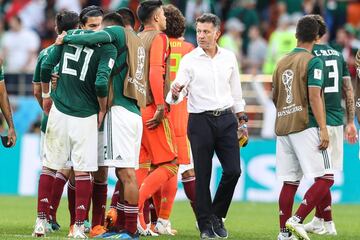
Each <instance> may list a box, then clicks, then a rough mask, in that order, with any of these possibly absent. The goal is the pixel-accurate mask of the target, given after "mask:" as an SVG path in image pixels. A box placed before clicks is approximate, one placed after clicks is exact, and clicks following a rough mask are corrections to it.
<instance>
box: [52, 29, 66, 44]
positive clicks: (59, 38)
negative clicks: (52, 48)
mask: <svg viewBox="0 0 360 240" xmlns="http://www.w3.org/2000/svg"><path fill="white" fill-rule="evenodd" d="M65 36H66V32H65V31H63V32H62V33H61V34H60V35H58V36H57V38H56V40H55V45H63V44H64V37H65Z"/></svg>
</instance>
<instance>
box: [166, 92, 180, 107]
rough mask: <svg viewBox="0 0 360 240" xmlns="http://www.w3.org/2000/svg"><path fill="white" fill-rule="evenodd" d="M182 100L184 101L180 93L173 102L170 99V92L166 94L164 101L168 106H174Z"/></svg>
mask: <svg viewBox="0 0 360 240" xmlns="http://www.w3.org/2000/svg"><path fill="white" fill-rule="evenodd" d="M183 99H184V94H183V93H182V92H180V94H179V97H178V98H177V99H176V100H175V99H173V97H172V93H171V91H169V92H168V94H167V95H166V99H165V101H166V102H167V103H168V104H170V105H174V104H178V103H180V102H181V101H182V100H183Z"/></svg>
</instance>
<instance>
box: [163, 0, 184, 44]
mask: <svg viewBox="0 0 360 240" xmlns="http://www.w3.org/2000/svg"><path fill="white" fill-rule="evenodd" d="M163 9H164V14H165V17H166V30H165V34H166V35H167V36H168V37H172V38H179V37H182V35H183V34H184V32H185V27H186V23H185V17H184V15H182V13H181V11H180V10H179V9H178V8H177V7H175V6H174V5H172V4H168V5H165V6H164V7H163Z"/></svg>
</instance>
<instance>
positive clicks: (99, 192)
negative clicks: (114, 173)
mask: <svg viewBox="0 0 360 240" xmlns="http://www.w3.org/2000/svg"><path fill="white" fill-rule="evenodd" d="M106 197H107V183H97V182H94V184H93V194H92V203H93V208H92V219H91V225H92V227H95V226H96V225H101V222H102V220H103V219H104V216H105V209H106Z"/></svg>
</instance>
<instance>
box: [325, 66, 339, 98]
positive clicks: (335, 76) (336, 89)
mask: <svg viewBox="0 0 360 240" xmlns="http://www.w3.org/2000/svg"><path fill="white" fill-rule="evenodd" d="M325 66H326V67H331V68H332V71H329V75H328V78H329V79H334V85H332V86H328V87H325V93H337V92H339V69H338V65H337V61H336V60H326V61H325Z"/></svg>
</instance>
